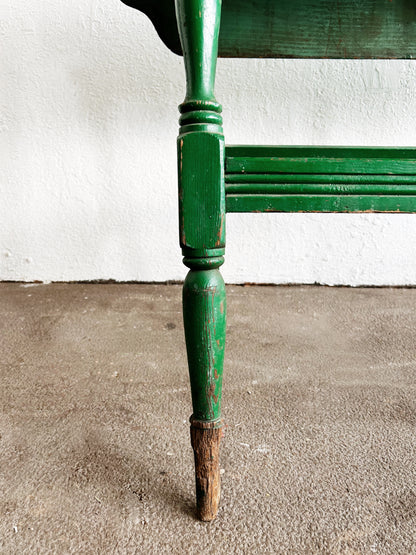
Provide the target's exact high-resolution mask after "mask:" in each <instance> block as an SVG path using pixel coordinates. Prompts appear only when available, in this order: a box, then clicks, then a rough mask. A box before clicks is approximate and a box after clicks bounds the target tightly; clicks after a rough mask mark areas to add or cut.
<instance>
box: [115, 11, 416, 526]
mask: <svg viewBox="0 0 416 555" xmlns="http://www.w3.org/2000/svg"><path fill="white" fill-rule="evenodd" d="M122 1H123V2H124V3H125V4H127V5H129V6H131V7H133V8H136V9H138V10H141V11H142V12H144V13H145V14H146V15H147V16H148V17H149V18H150V19H151V21H152V22H153V24H154V27H155V29H156V31H157V33H158V34H159V36H160V38H161V40H162V41H163V42H164V43H165V44H166V46H168V47H169V48H170V49H171V50H172V51H173V52H175V53H176V54H179V55H183V57H184V63H185V69H186V96H185V100H184V102H183V103H182V104H181V105H180V107H179V111H180V114H181V116H180V119H179V123H180V129H179V137H178V175H179V228H180V245H181V248H182V253H183V256H184V259H183V262H184V264H185V265H186V266H187V267H188V268H189V273H188V275H187V277H186V279H185V283H184V287H183V318H184V326H185V337H186V347H187V354H188V366H189V375H190V382H191V390H192V403H193V415H192V417H191V442H192V447H193V449H194V455H195V476H196V497H197V512H198V516H199V518H200V519H202V520H212V519H213V518H215V516H216V514H217V511H218V504H219V499H220V472H219V446H220V440H221V429H222V421H221V386H222V373H223V360H224V346H225V319H226V299H225V287H224V281H223V279H222V277H221V274H220V271H219V268H220V266H221V264H222V263H223V261H224V258H223V257H224V249H225V214H226V212H394V213H403V212H416V148H413V147H412V148H385V147H382V148H375V147H367V148H363V147H356V146H352V147H336V146H335V147H311V146H251V145H249V146H225V144H224V136H223V128H222V117H221V106H220V104H218V102H217V101H216V99H215V96H214V81H215V69H216V63H217V56H219V57H241V58H244V57H246V58H250V57H252V58H253V57H266V58H339V59H346V58H350V59H352V58H354V59H355V58H357V59H363V58H365V59H371V58H377V59H393V58H398V59H399V58H400V59H407V58H409V59H412V58H415V57H416V0H360V1H357V0H342V1H341V0H257V1H256V2H255V1H254V0H223V2H221V0H122Z"/></svg>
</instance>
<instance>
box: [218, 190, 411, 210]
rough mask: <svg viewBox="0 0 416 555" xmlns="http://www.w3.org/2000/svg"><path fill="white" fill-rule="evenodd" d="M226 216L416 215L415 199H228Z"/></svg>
mask: <svg viewBox="0 0 416 555" xmlns="http://www.w3.org/2000/svg"><path fill="white" fill-rule="evenodd" d="M226 207H227V212H394V213H414V212H416V196H410V195H409V196H403V195H398V196H394V195H391V196H381V195H380V196H378V195H377V196H375V195H306V194H305V195H227V198H226Z"/></svg>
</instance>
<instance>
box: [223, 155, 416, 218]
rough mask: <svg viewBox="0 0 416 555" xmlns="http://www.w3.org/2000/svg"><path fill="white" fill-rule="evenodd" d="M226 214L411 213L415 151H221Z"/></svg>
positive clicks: (415, 193)
mask: <svg viewBox="0 0 416 555" xmlns="http://www.w3.org/2000/svg"><path fill="white" fill-rule="evenodd" d="M225 168H226V170H225V171H226V175H225V183H226V209H227V211H228V212H416V148H388V147H380V148H376V147H366V148H364V147H300V146H295V147H293V146H288V147H273V146H230V147H226V164H225Z"/></svg>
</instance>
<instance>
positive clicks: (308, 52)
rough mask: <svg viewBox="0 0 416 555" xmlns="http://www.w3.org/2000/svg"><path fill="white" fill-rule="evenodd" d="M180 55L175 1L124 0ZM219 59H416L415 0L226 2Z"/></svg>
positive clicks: (271, 0)
mask: <svg viewBox="0 0 416 555" xmlns="http://www.w3.org/2000/svg"><path fill="white" fill-rule="evenodd" d="M122 1H123V2H124V3H125V4H127V5H129V6H132V7H134V8H136V9H139V10H141V11H143V12H144V13H146V14H147V15H148V16H149V17H150V19H151V20H152V22H153V24H154V26H155V28H156V30H157V32H158V34H159V36H160V37H161V39H162V40H163V42H164V43H165V44H166V45H167V46H168V47H169V48H170V49H171V50H172V51H173V52H175V53H177V54H180V53H181V47H180V42H179V38H178V32H177V29H176V21H175V15H174V9H173V6H174V0H158V2H154V1H152V0H122ZM219 56H220V57H241V58H244V57H246V58H263V57H269V58H363V59H367V58H386V59H391V58H415V57H416V3H415V2H414V0H394V1H393V0H361V1H360V2H357V1H356V0H342V1H340V0H258V1H257V2H253V0H223V2H222V19H221V29H220V36H219Z"/></svg>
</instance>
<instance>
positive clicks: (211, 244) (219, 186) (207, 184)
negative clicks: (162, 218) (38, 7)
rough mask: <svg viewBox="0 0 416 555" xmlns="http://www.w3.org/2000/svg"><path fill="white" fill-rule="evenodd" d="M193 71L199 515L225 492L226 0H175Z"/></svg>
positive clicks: (188, 164)
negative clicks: (218, 83)
mask: <svg viewBox="0 0 416 555" xmlns="http://www.w3.org/2000/svg"><path fill="white" fill-rule="evenodd" d="M175 7H176V17H177V22H178V30H179V35H180V39H181V44H182V50H183V55H184V62H185V71H186V97H185V100H184V102H183V103H182V104H181V106H180V107H179V110H180V112H181V117H180V120H179V122H180V130H179V137H178V181H179V227H180V244H181V248H182V253H183V255H184V257H185V258H184V263H185V265H186V266H188V268H189V269H190V271H189V273H188V275H187V277H186V280H185V283H184V288H183V316H184V326H185V338H186V349H187V353H188V366H189V375H190V380H191V390H192V404H193V416H192V418H191V440H192V447H193V449H194V453H195V475H196V494H197V509H198V516H199V518H200V519H201V520H212V519H213V518H215V516H216V514H217V511H218V503H219V499H220V468H219V458H218V457H219V445H220V438H221V419H220V416H221V386H222V368H223V359H224V345H225V286H224V281H223V279H222V277H221V274H220V272H219V270H218V268H219V267H220V266H221V264H222V263H223V261H224V259H223V255H224V248H225V185H224V160H225V147H224V136H223V130H222V117H221V106H220V105H219V104H218V102H217V101H216V100H215V96H214V81H215V68H216V63H217V51H218V35H219V28H220V18H221V0H175Z"/></svg>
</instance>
